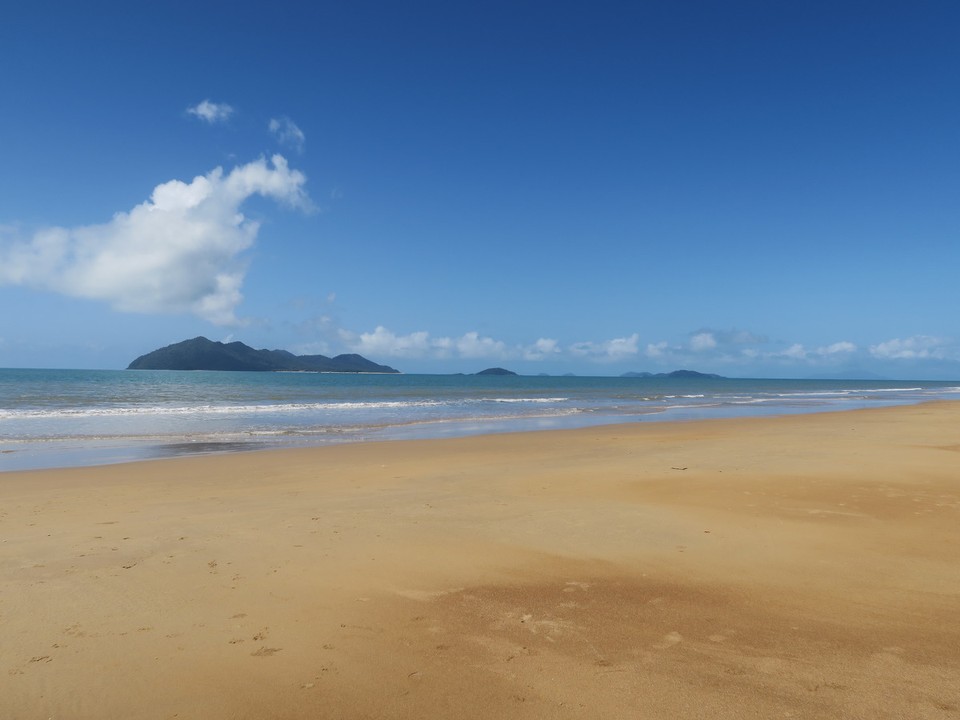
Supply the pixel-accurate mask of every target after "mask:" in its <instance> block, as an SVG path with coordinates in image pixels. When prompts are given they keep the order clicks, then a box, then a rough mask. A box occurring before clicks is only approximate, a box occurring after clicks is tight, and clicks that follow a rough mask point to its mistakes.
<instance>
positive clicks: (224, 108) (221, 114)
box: [187, 100, 233, 125]
mask: <svg viewBox="0 0 960 720" xmlns="http://www.w3.org/2000/svg"><path fill="white" fill-rule="evenodd" d="M187 112H188V113H190V114H191V115H194V116H196V117H198V118H200V119H201V120H203V121H205V122H208V123H210V124H211V125H213V124H214V123H218V122H226V120H227V118H229V117H230V116H231V115H233V108H232V107H231V106H230V105H227V104H226V103H215V102H210V101H209V100H204V101H203V102H200V103H197V104H196V105H194V106H193V107H189V108H187Z"/></svg>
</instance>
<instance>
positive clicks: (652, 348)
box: [644, 340, 670, 358]
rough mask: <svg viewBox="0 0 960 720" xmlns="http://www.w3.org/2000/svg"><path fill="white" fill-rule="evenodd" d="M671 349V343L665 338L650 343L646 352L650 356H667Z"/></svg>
mask: <svg viewBox="0 0 960 720" xmlns="http://www.w3.org/2000/svg"><path fill="white" fill-rule="evenodd" d="M669 350H670V345H669V343H667V342H666V341H665V340H661V341H660V342H658V343H648V344H647V349H646V351H645V352H644V354H645V355H646V356H647V357H648V358H661V357H663V356H665V355H666V354H667V353H668V352H669Z"/></svg>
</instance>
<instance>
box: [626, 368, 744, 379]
mask: <svg viewBox="0 0 960 720" xmlns="http://www.w3.org/2000/svg"><path fill="white" fill-rule="evenodd" d="M620 377H625V378H680V379H684V380H695V379H698V378H699V379H701V380H726V379H727V378H725V377H724V376H723V375H717V374H716V373H702V372H697V371H696V370H674V371H673V372H668V373H651V372H625V373H624V374H623V375H621V376H620Z"/></svg>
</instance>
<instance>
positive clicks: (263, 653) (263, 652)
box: [250, 647, 283, 657]
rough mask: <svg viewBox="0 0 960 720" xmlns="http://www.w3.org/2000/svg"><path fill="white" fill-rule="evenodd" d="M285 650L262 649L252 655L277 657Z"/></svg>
mask: <svg viewBox="0 0 960 720" xmlns="http://www.w3.org/2000/svg"><path fill="white" fill-rule="evenodd" d="M281 650H283V648H268V647H262V648H260V649H259V650H257V651H256V652H252V653H250V654H251V655H252V656H253V657H270V656H271V655H276V654H277V653H278V652H280V651H281Z"/></svg>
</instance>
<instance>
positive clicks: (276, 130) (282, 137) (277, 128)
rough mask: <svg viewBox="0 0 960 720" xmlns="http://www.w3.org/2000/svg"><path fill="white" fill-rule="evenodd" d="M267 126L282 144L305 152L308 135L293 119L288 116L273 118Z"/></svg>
mask: <svg viewBox="0 0 960 720" xmlns="http://www.w3.org/2000/svg"><path fill="white" fill-rule="evenodd" d="M267 127H268V128H269V130H270V132H271V133H273V134H274V135H275V136H276V138H277V141H278V142H279V143H280V144H281V145H286V146H287V147H291V148H293V149H294V150H296V151H297V152H299V153H302V152H303V148H304V146H305V145H306V143H307V136H306V135H304V134H303V130H301V129H300V128H299V127H297V124H296V123H295V122H293V120H291V119H290V118H288V117H281V118H271V120H270V122H269V124H268V125H267Z"/></svg>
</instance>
